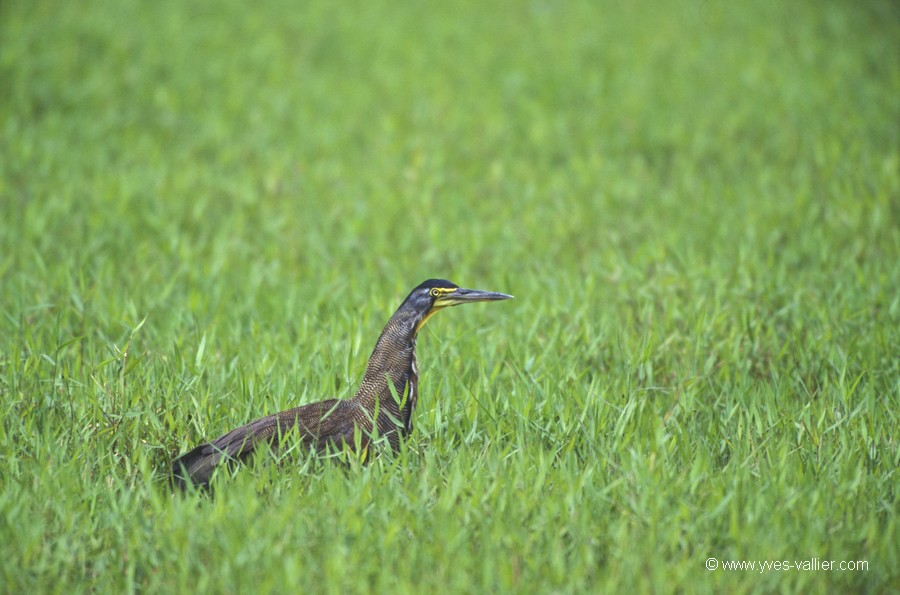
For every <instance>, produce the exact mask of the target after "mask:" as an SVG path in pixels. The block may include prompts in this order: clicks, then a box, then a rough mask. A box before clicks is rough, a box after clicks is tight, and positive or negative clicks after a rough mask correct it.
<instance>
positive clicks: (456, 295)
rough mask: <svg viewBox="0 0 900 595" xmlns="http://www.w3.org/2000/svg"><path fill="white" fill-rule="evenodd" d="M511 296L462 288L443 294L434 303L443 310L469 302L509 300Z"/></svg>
mask: <svg viewBox="0 0 900 595" xmlns="http://www.w3.org/2000/svg"><path fill="white" fill-rule="evenodd" d="M511 298H512V296H511V295H507V294H505V293H497V292H496V291H482V290H480V289H463V288H462V287H460V288H457V289H455V290H453V291H452V292H450V293H447V294H444V295H442V296H441V297H439V298H437V299H436V300H435V301H434V305H435V307H437V308H445V307H447V306H458V305H460V304H468V303H470V302H496V301H499V300H508V299H511Z"/></svg>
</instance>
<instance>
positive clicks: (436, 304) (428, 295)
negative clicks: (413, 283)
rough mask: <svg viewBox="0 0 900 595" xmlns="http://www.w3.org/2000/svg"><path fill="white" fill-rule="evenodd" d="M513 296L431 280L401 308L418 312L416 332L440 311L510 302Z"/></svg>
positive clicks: (414, 292)
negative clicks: (499, 301)
mask: <svg viewBox="0 0 900 595" xmlns="http://www.w3.org/2000/svg"><path fill="white" fill-rule="evenodd" d="M511 297H512V296H511V295H507V294H505V293H497V292H494V291H482V290H480V289H463V288H462V287H460V286H458V285H456V284H455V283H451V282H450V281H447V280H446V279H429V280H428V281H424V282H423V283H420V284H419V286H418V287H416V288H415V289H413V290H412V291H411V292H410V294H409V295H408V296H407V298H406V300H405V301H404V302H403V305H402V306H401V308H410V309H411V310H413V311H414V312H416V314H417V315H418V316H417V322H416V332H418V331H419V329H421V328H422V326H423V325H424V324H425V322H426V321H427V320H428V319H429V318H431V317H432V316H434V314H435V312H437V311H438V310H443V309H444V308H449V307H450V306H459V305H460V304H471V303H474V302H495V301H498V300H508V299H510V298H511Z"/></svg>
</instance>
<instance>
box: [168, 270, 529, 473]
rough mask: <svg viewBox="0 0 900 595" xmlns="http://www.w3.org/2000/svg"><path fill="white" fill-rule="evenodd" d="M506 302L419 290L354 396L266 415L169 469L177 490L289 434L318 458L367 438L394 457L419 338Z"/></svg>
mask: <svg viewBox="0 0 900 595" xmlns="http://www.w3.org/2000/svg"><path fill="white" fill-rule="evenodd" d="M512 297H513V296H511V295H508V294H505V293H498V292H493V291H482V290H478V289H464V288H462V287H459V286H458V285H456V284H455V283H452V282H450V281H447V280H446V279H428V280H427V281H424V282H422V283H420V284H419V285H418V286H416V287H415V288H414V289H413V290H412V291H411V292H410V293H409V295H408V296H407V297H406V299H405V300H403V303H402V304H400V307H399V308H397V311H396V312H394V315H393V316H391V318H390V320H388V322H387V325H385V327H384V330H382V331H381V335H380V336H379V337H378V340H377V341H376V343H375V348H374V349H373V350H372V355H371V356H370V357H369V362H368V365H367V366H366V371H365V373H364V374H363V378H362V381H361V382H360V384H359V388H358V389H357V391H356V393H355V394H354V395H353V397H351V398H348V399H326V400H324V401H319V402H315V403H309V404H306V405H301V406H299V407H294V408H293V409H288V410H286V411H282V412H280V413H275V414H273V415H267V416H265V417H261V418H259V419H257V420H255V421H251V422H250V423H248V424H246V425H243V426H241V427H239V428H237V429H234V430H232V431H230V432H228V433H226V434H223V435H222V436H219V437H218V438H216V439H215V440H213V441H211V442H207V443H205V444H201V445H199V446H197V447H196V448H194V449H192V450H190V451H188V452H187V453H185V454H183V455H181V456H179V457H178V458H176V459H175V460H174V461H173V462H172V481H173V484H174V485H176V486H178V487H180V488H182V489H186V488H187V486H188V485H193V486H196V487H199V488H208V487H209V484H210V480H211V479H212V476H213V472H214V471H215V470H216V468H217V467H219V466H220V465H222V464H223V463H225V462H243V461H246V460H247V459H249V458H250V457H251V455H253V454H254V452H256V451H257V450H258V449H260V447H265V446H269V447H273V448H274V447H277V446H278V443H279V441H280V439H281V437H282V436H285V435H286V434H287V433H288V432H292V431H297V432H298V434H299V439H300V441H301V444H302V446H303V447H305V448H306V449H308V450H313V451H315V452H316V453H318V454H325V453H328V452H331V451H333V452H339V451H341V450H346V449H350V450H352V451H357V452H362V451H365V454H368V450H367V449H368V447H369V445H370V443H371V442H372V440H373V439H375V440H378V439H386V441H387V442H388V443H389V445H390V447H391V449H392V450H393V451H395V452H396V451H397V450H398V449H399V448H400V441H401V439H402V438H405V437H406V436H408V435H409V434H410V433H411V432H412V430H413V414H414V413H415V410H416V405H417V403H418V399H419V388H418V385H419V370H418V368H417V367H416V337H417V335H418V333H419V331H420V330H421V329H422V327H423V326H424V325H425V323H426V322H427V321H428V319H430V318H431V317H432V316H434V314H435V313H437V312H438V311H440V310H443V309H445V308H448V307H451V306H458V305H461V304H470V303H474V302H489V301H499V300H506V299H510V298H512ZM383 442H384V441H383V440H382V441H381V442H379V444H383Z"/></svg>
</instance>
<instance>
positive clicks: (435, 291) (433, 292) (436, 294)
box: [430, 288, 441, 297]
mask: <svg viewBox="0 0 900 595" xmlns="http://www.w3.org/2000/svg"><path fill="white" fill-rule="evenodd" d="M430 293H431V296H432V297H438V296H439V295H441V292H440V291H438V289H437V288H434V289H432V290H431V292H430Z"/></svg>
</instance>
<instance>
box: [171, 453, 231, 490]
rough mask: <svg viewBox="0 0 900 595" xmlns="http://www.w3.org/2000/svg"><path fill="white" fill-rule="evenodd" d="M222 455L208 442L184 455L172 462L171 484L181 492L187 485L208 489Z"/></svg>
mask: <svg viewBox="0 0 900 595" xmlns="http://www.w3.org/2000/svg"><path fill="white" fill-rule="evenodd" d="M222 455H223V453H222V451H221V450H219V449H218V448H216V447H215V445H213V444H212V443H209V442H207V443H206V444H201V445H200V446H198V447H196V448H194V449H193V450H191V451H188V452H186V453H184V454H183V455H181V456H180V457H178V458H177V459H175V460H174V461H173V462H172V484H173V485H174V486H175V487H177V488H180V489H182V490H184V489H187V487H188V486H189V485H193V486H196V487H201V488H208V487H209V480H210V479H211V478H212V474H213V471H214V470H215V468H216V467H217V466H218V464H219V461H220V460H221V459H222Z"/></svg>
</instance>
